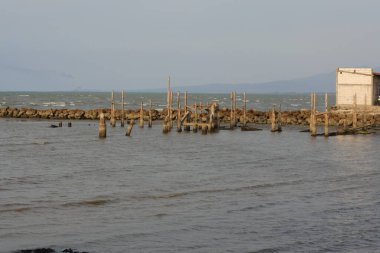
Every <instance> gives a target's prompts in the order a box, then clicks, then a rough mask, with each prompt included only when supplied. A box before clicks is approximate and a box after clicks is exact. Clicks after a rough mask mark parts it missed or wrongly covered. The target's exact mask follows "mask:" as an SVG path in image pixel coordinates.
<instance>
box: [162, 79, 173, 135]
mask: <svg viewBox="0 0 380 253" xmlns="http://www.w3.org/2000/svg"><path fill="white" fill-rule="evenodd" d="M167 85H168V90H167V93H166V109H167V111H168V116H167V122H165V123H164V124H165V125H166V126H164V132H165V131H166V130H167V126H169V127H170V121H171V116H172V115H171V112H170V110H171V106H170V102H171V101H170V97H171V88H170V76H169V77H168V83H167Z"/></svg>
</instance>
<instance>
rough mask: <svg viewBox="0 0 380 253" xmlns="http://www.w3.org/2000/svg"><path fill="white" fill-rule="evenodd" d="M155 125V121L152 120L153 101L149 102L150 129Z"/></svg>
mask: <svg viewBox="0 0 380 253" xmlns="http://www.w3.org/2000/svg"><path fill="white" fill-rule="evenodd" d="M152 125H153V120H152V100H149V122H148V127H149V128H151V127H152Z"/></svg>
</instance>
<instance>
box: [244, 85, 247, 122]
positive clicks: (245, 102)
mask: <svg viewBox="0 0 380 253" xmlns="http://www.w3.org/2000/svg"><path fill="white" fill-rule="evenodd" d="M246 125H247V98H246V96H245V92H244V93H243V127H246Z"/></svg>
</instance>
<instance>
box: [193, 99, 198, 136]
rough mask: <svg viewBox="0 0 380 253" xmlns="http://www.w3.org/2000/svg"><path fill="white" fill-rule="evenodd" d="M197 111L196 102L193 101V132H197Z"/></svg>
mask: <svg viewBox="0 0 380 253" xmlns="http://www.w3.org/2000/svg"><path fill="white" fill-rule="evenodd" d="M197 123H198V112H197V102H195V103H194V123H193V132H194V133H196V132H198V124H197Z"/></svg>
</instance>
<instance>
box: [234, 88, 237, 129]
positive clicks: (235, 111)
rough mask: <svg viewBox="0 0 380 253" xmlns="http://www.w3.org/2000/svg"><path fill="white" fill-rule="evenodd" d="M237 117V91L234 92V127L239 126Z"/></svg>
mask: <svg viewBox="0 0 380 253" xmlns="http://www.w3.org/2000/svg"><path fill="white" fill-rule="evenodd" d="M236 115H237V110H236V91H234V127H236V124H237V119H236Z"/></svg>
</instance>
